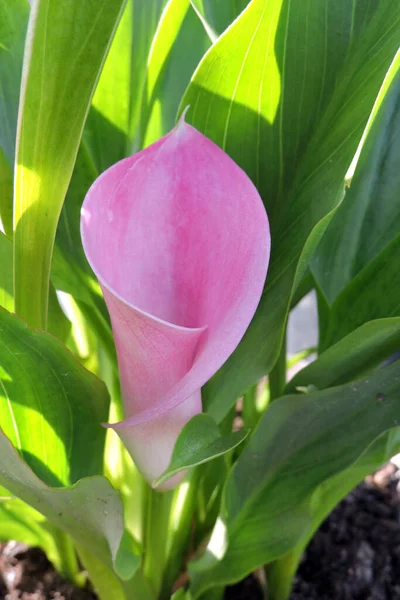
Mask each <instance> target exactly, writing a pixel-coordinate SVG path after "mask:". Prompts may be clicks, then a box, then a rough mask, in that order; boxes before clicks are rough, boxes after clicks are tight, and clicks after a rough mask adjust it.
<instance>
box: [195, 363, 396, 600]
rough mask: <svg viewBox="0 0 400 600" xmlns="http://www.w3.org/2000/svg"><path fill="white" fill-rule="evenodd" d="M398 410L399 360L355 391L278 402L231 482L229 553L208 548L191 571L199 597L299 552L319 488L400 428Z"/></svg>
mask: <svg viewBox="0 0 400 600" xmlns="http://www.w3.org/2000/svg"><path fill="white" fill-rule="evenodd" d="M399 409H400V361H397V362H396V363H393V364H392V365H390V366H388V367H386V368H385V369H381V370H379V371H377V372H376V373H374V374H373V375H371V376H369V377H367V378H365V379H363V380H360V381H357V382H352V383H351V384H347V385H344V386H340V387H335V388H330V389H328V390H324V391H320V392H314V393H310V394H306V395H304V396H299V395H296V396H285V397H283V398H281V399H279V400H277V401H276V402H274V403H273V404H272V405H271V406H270V407H269V408H268V409H267V411H266V413H265V415H264V417H263V418H262V420H261V421H260V424H259V426H258V428H257V429H256V431H255V433H254V434H253V436H252V437H251V438H250V442H249V444H248V445H247V447H246V448H245V450H244V452H243V453H242V455H241V456H240V458H239V460H238V461H237V463H236V465H235V467H234V468H233V470H232V472H231V474H230V475H229V477H228V480H227V483H226V487H225V494H224V497H225V507H226V515H225V521H226V527H227V535H228V548H227V551H226V553H225V554H224V556H223V557H222V558H221V555H219V556H218V557H216V556H215V554H214V556H213V555H212V548H209V549H208V552H206V554H205V556H204V557H203V558H202V559H200V561H199V563H198V564H196V563H193V564H192V566H191V569H190V570H191V575H192V579H193V589H194V591H195V592H194V595H195V597H199V595H200V594H201V593H202V592H204V591H205V590H206V589H207V588H209V587H211V586H214V585H225V584H227V583H230V582H234V581H238V580H239V579H241V578H242V577H244V576H245V575H247V574H248V573H250V572H251V571H252V570H253V569H255V568H257V567H258V566H260V565H262V564H265V563H268V562H271V561H273V560H275V559H277V558H279V557H280V556H282V555H284V554H286V553H288V552H289V551H291V550H293V549H294V548H295V547H296V546H297V545H298V544H299V542H300V541H301V540H302V539H303V536H304V535H305V534H306V532H307V530H308V528H309V527H310V525H311V523H312V519H313V512H312V501H313V494H314V492H315V490H316V488H317V487H318V486H319V485H321V484H322V483H323V482H324V481H326V480H328V479H329V478H331V477H334V476H335V475H337V474H339V473H341V472H342V471H344V470H345V469H347V468H349V467H351V465H353V464H354V463H355V461H356V460H358V459H359V457H360V456H361V455H362V453H363V452H365V450H366V449H367V448H368V447H369V446H370V445H371V444H372V443H373V442H374V440H376V439H377V438H378V437H379V436H381V435H382V434H383V433H385V432H387V431H388V430H390V429H391V428H394V427H396V426H397V425H399V417H398V415H399ZM338 448H340V452H338ZM214 552H215V551H214Z"/></svg>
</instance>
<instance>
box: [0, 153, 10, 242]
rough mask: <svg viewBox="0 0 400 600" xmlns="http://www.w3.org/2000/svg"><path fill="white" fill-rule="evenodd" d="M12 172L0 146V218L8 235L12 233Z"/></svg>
mask: <svg viewBox="0 0 400 600" xmlns="http://www.w3.org/2000/svg"><path fill="white" fill-rule="evenodd" d="M12 200H13V173H12V169H11V167H10V165H9V164H8V162H7V159H6V156H5V154H4V152H3V150H2V149H1V148H0V218H1V223H2V225H3V230H4V232H5V233H6V235H8V236H9V237H12V234H13V223H12V220H13V216H12Z"/></svg>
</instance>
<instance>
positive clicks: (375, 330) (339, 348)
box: [285, 318, 400, 394]
mask: <svg viewBox="0 0 400 600" xmlns="http://www.w3.org/2000/svg"><path fill="white" fill-rule="evenodd" d="M399 348H400V319H399V318H393V319H377V320H376V321H371V322H369V323H366V324H365V325H362V326H361V327H359V328H358V329H356V330H355V331H353V332H352V333H350V334H349V335H347V336H346V337H344V338H343V339H342V340H341V341H340V342H338V343H337V344H335V345H333V346H332V347H330V348H328V350H326V351H325V352H323V353H322V354H321V355H320V356H319V357H318V358H317V360H315V361H314V362H312V363H311V364H310V365H308V366H307V367H305V368H304V369H302V370H301V371H300V372H299V373H297V375H295V377H294V378H293V379H292V380H291V381H290V382H289V383H288V384H287V386H286V390H285V393H287V394H290V393H294V392H295V391H296V388H297V387H306V386H308V385H313V386H315V387H316V388H318V389H324V388H327V387H332V386H334V385H340V384H342V383H347V382H349V381H351V380H352V379H355V378H356V377H360V376H361V375H362V374H364V373H366V372H368V371H370V370H372V369H373V368H374V367H376V366H378V365H379V364H380V363H381V362H383V361H384V360H385V359H386V358H388V357H389V356H391V355H392V354H394V353H395V352H396V351H397V350H398V349H399Z"/></svg>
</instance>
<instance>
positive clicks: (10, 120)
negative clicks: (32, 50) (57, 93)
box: [0, 0, 29, 165]
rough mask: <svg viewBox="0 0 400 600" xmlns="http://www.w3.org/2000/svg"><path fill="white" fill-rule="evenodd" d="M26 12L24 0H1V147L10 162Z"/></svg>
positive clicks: (12, 159) (13, 152)
mask: <svg viewBox="0 0 400 600" xmlns="http://www.w3.org/2000/svg"><path fill="white" fill-rule="evenodd" d="M28 16H29V3H28V2H27V0H13V1H12V2H10V1H9V0H0V115H1V119H0V147H1V148H2V149H3V151H4V153H5V156H6V158H7V161H8V163H9V165H13V164H14V156H15V134H16V131H17V114H18V100H19V88H20V80H21V72H22V59H23V54H24V41H25V33H26V26H27V23H28Z"/></svg>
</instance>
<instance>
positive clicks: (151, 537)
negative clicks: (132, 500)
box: [143, 486, 173, 598]
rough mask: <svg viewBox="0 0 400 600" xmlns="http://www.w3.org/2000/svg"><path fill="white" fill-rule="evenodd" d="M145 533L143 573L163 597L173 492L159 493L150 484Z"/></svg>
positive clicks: (155, 590)
mask: <svg viewBox="0 0 400 600" xmlns="http://www.w3.org/2000/svg"><path fill="white" fill-rule="evenodd" d="M145 496H146V497H147V505H146V512H145V514H146V517H145V518H146V525H145V534H144V558H143V574H144V576H145V577H146V579H147V581H148V582H149V584H150V585H151V587H152V590H153V592H154V594H155V596H156V597H157V598H162V597H163V596H162V583H163V576H164V570H165V566H166V562H167V544H168V532H169V518H170V511H171V504H172V498H173V492H167V493H159V492H156V491H154V490H153V489H152V488H150V487H149V486H148V488H147V494H145Z"/></svg>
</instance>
